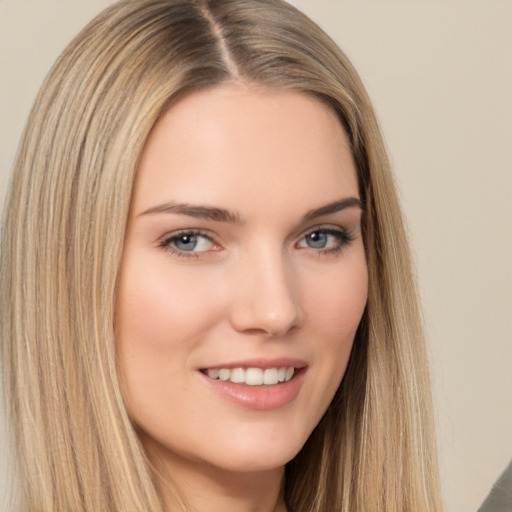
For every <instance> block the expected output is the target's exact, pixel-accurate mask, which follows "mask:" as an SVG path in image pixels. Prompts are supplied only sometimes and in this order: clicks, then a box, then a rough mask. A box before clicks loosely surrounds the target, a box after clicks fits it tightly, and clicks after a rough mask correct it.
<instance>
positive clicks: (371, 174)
mask: <svg viewBox="0 0 512 512" xmlns="http://www.w3.org/2000/svg"><path fill="white" fill-rule="evenodd" d="M225 82H235V83H241V84H246V85H247V86H256V87H259V86H263V87H265V88H270V89H277V90H294V91H300V92H303V93H306V94H310V95H312V96H314V97H316V98H318V99H319V100H320V101H322V102H325V103H326V104H328V105H329V106H330V107H331V108H332V109H334V111H335V112H336V113H337V114H338V116H339V119H340V122H341V123H342V124H343V125H344V127H345V128H346V130H347V132H348V134H349V136H350V140H351V145H352V151H353V154H354V158H355V162H356V166H357V169H358V179H359V187H360V192H361V197H362V199H364V201H365V204H366V209H365V213H364V216H363V236H364V243H365V250H366V257H367V262H368V270H369V295H368V304H367V308H366V311H365V314H364V316H363V319H362V321H361V324H360V326H359V329H358V333H357V335H356V340H355V343H354V348H353V351H352V354H351V358H350V361H349V365H348V368H347V371H346V374H345V377H344V379H343V382H342V384H341V386H340V388H339V390H338V392H337V394H336V396H335V398H334V400H333V402H332V404H331V405H330V407H329V409H328V411H327V413H326V414H325V416H324V418H323V419H322V420H321V422H320V424H319V425H318V426H317V428H316V429H315V431H314V432H313V434H312V435H311V437H310V439H309V440H308V442H307V443H306V445H305V446H304V448H303V449H302V451H301V452H300V453H299V454H298V455H297V457H296V458H295V459H294V460H293V461H291V462H290V463H289V464H288V467H287V473H286V489H285V493H286V501H287V505H288V507H289V509H290V510H293V511H294V512H324V511H326V510H329V511H342V510H346V511H348V510H372V511H382V512H384V511H386V512H391V511H397V510H422V511H425V512H434V511H440V510H441V508H442V506H441V498H440V491H439V481H438V476H437V463H436V455H435V453H436V449H435V442H434V433H433V432H434V429H433V423H432V405H431V397H430V385H429V375H428V365H427V358H426V354H425V348H424V341H423V335H422V328H421V322H420V316H419V312H418V306H417V299H416V297H417V294H416V290H415V285H414V276H413V273H412V270H411V265H410V255H409V250H408V243H407V239H406V235H405V230H404V224H403V220H402V216H401V212H400V207H399V202H398V199H397V196H396V191H395V186H394V183H393V179H392V176H391V173H390V168H389V162H388V159H387V155H386V150H385V147H384V143H383V141H382V136H381V133H380V130H379V127H378V124H377V121H376V118H375V115H374V112H373V109H372V106H371V103H370V100H369V98H368V96H367V94H366V92H365V90H364V87H363V85H362V83H361V81H360V79H359V77H358V75H357V73H356V71H355V70H354V68H353V67H352V65H351V64H350V62H349V61H348V59H347V58H346V57H345V55H344V54H343V53H342V52H341V51H340V50H339V49H338V47H337V46H336V44H335V43H334V42H333V41H332V40H331V39H330V38H329V37H328V36H327V35H326V34H325V33H324V32H323V31H322V30H321V29H319V28H318V27H317V26H316V25H315V24H314V23H313V22H312V21H310V20H309V19H308V18H307V17H305V16H304V15H303V14H301V13H300V12H299V11H297V10H296V9H295V8H293V7H292V6H290V5H288V4H286V3H284V2H282V1H279V0H258V1H254V0H211V1H208V0H197V1H193V0H189V1H187V0H125V1H120V2H118V3H116V4H114V5H113V6H112V7H110V8H108V9H106V10H105V11H104V12H103V13H102V14H100V15H99V16H98V17H97V18H95V19H94V20H93V21H92V22H91V23H90V24H89V25H88V26H87V27H85V28H84V29H83V31H82V32H81V33H80V34H79V35H78V36H77V37H76V38H75V39H74V40H73V41H72V42H71V44H70V45H69V46H68V47H67V48H66V50H65V51H64V53H63V54H62V55H61V56H60V58H59V59H58V61H57V62H56V64H55V65H54V67H53V69H52V70H51V72H50V74H49V75H48V77H47V78H46V80H45V82H44V84H43V86H42V87H41V91H40V93H39V95H38V96H37V98H36V101H35V104H34V107H33V109H32V111H31V114H30V116H29V119H28V122H27V126H26V128H25V132H24V135H23V138H22V141H21V145H20V148H19V151H18V155H17V159H16V162H15V166H14V174H13V178H12V181H11V185H10V190H9V195H8V201H7V205H6V210H5V215H4V220H3V233H2V235H3V238H2V249H1V250H2V267H3V268H2V276H1V299H2V356H3V361H4V387H5V394H6V404H7V409H8V416H9V417H10V420H11V423H12V429H13V433H14V436H15V441H14V442H15V446H16V452H17V458H18V460H19V467H20V478H21V481H22V483H23V493H24V499H25V503H26V506H25V510H51V511H52V512H61V511H62V512H68V511H69V510H74V511H75V510H76V511H83V512H86V511H87V512H101V511H109V512H114V511H125V510H130V511H140V512H143V511H144V512H147V511H148V510H152V511H155V512H157V511H159V510H163V506H162V503H161V499H160V496H159V491H158V488H159V482H158V481H157V480H158V475H157V474H156V473H155V471H153V469H152V467H151V465H150V463H149V461H148V460H147V457H146V454H145V453H144V450H143V448H142V445H141V443H140V441H139V439H138V437H137V433H136V431H135V429H134V426H133V425H132V423H131V421H130V418H129V417H128V415H127V413H126V410H125V407H124V404H123V397H122V392H121V390H120V387H119V379H118V374H117V367H116V352H115V308H116V286H117V276H118V271H119V266H120V261H121V256H122V249H123V241H124V235H125V227H126V219H127V216H128V211H129V207H130V198H131V192H132V187H133V182H134V178H135V174H136V171H137V167H138V161H139V158H140V155H141V153H142V150H143V148H144V145H145V142H146V140H147V137H148V135H149V133H150V132H151V129H152V127H153V126H154V124H155V123H156V121H157V120H158V119H159V117H160V116H161V115H162V114H163V113H164V112H165V111H166V110H167V108H169V105H171V104H172V102H174V101H177V99H178V98H179V97H181V96H182V95H184V94H188V93H190V92H192V91H197V90H201V89H205V88H209V87H214V86H215V85H218V84H221V83H225Z"/></svg>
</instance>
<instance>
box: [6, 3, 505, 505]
mask: <svg viewBox="0 0 512 512" xmlns="http://www.w3.org/2000/svg"><path fill="white" fill-rule="evenodd" d="M110 3H112V2H111V1H108V0H103V1H102V0H87V2H81V1H79V0H44V1H41V0H0V48H1V50H0V188H1V190H0V194H1V196H2V197H3V195H4V193H5V185H6V183H7V179H8V174H9V170H10V167H11V165H12V161H13V157H14V153H15V150H16V146H17V143H18V140H19V137H20V134H21V131H22V127H23V124H24V121H25V119H26V117H27V114H28V111H29V108H30V105H31V102H32V100H33V98H34V96H35V94H36V92H37V89H38V87H39V85H40V84H41V81H42V79H43V77H44V75H45V74H46V72H47V71H48V70H49V67H50V66H51V64H52V63H53V61H54V60H55V58H56V57H57V55H58V54H59V53H60V51H61V50H62V49H63V48H64V46H65V45H66V44H67V42H69V40H70V39H71V37H72V36H73V35H75V34H76V33H77V32H78V30H79V29H80V28H81V27H82V26H83V25H84V24H85V23H86V22H87V21H88V20H89V19H90V18H91V17H92V16H93V15H94V14H96V13H97V12H99V11H100V10H101V9H102V8H103V7H105V6H107V5H109V4H110ZM292 3H294V4H295V5H297V6H298V7H300V8H301V9H303V10H304V11H305V12H306V13H308V14H309V15H310V16H311V17H312V18H313V19H315V20H316V21H317V22H318V23H319V24H320V25H321V26H322V27H323V28H324V29H326V30H327V31H328V32H329V33H330V34H331V35H332V36H333V38H334V39H335V40H336V41H337V42H338V44H339V45H340V46H341V48H343V49H344V50H345V52H346V53H347V54H348V56H349V57H350V58H351V59H352V61H353V63H354V64H355V66H356V68H357V69H358V70H359V72H360V74H361V75H362V77H363V80H364V82H365V84H366V85H367V88H368V90H369V92H370V95H371V96H372V98H373V100H374V103H375V106H376V110H377V112H378V115H379V118H380V120H381V125H382V128H383V131H384V134H385V137H386V140H387V143H388V147H389V149H390V152H391V154H392V160H393V162H394V168H395V172H396V176H397V181H398V184H399V187H400V190H401V195H402V198H403V205H404V209H405V212H406V216H407V218H408V222H409V228H410V232H411V239H412V243H413V250H414V252H415V255H416V260H417V270H418V279H419V284H420V292H421V296H422V301H423V305H424V316H425V323H426V328H427V334H428V339H429V347H430V354H431V359H432V374H433V380H434V392H435V401H436V412H437V426H438V434H439V448H440V464H441V474H442V481H443V487H444V495H445V501H446V505H447V510H448V511H453V512H466V511H476V509H477V508H478V506H479V505H480V503H481V502H482V501H483V499H484V498H485V495H486V494H487V492H488V491H489V489H490V487H491V485H492V483H493V481H494V480H495V479H496V478H497V477H498V475H499V474H500V472H501V471H502V469H503V468H504V467H505V466H506V464H507V462H508V460H509V459H510V458H511V457H512V324H511V320H510V319H511V317H512V168H511V167H512V94H511V91H512V31H511V28H510V27H511V26H512V2H511V1H509V0H443V1H430V2H423V1H420V0H388V1H386V0H384V1H383V0H373V1H372V0H344V1H336V0H296V1H295V2H292ZM1 421H2V414H1V413H0V424H1ZM1 432H2V430H1V428H0V433H1ZM0 450H2V451H0V504H1V503H2V497H3V495H4V492H5V482H6V479H7V475H8V474H9V468H8V467H6V464H5V462H4V461H5V453H6V446H5V442H4V444H3V446H2V447H0ZM0 508H1V507H0Z"/></svg>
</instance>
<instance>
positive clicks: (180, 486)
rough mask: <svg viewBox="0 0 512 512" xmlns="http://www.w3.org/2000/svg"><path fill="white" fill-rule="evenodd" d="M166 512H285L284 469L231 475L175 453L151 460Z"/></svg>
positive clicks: (232, 472)
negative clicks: (157, 476)
mask: <svg viewBox="0 0 512 512" xmlns="http://www.w3.org/2000/svg"><path fill="white" fill-rule="evenodd" d="M151 459H152V462H153V465H154V467H155V469H156V472H157V474H158V475H159V478H158V483H157V485H158V487H159V491H160V493H161V496H162V499H163V504H164V510H165V511H166V512H182V511H183V512H185V511H186V512H286V511H287V509H286V505H285V502H284V467H280V468H273V469H269V470H265V471H248V472H234V471H227V470H223V469H219V468H218V467H215V466H211V465H208V464H204V463H195V462H190V461H188V460H185V459H182V458H180V457H179V456H178V455H176V454H169V456H166V457H165V460H163V459H162V457H161V456H160V457H158V460H155V458H153V457H151Z"/></svg>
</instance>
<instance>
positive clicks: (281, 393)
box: [199, 368, 306, 411]
mask: <svg viewBox="0 0 512 512" xmlns="http://www.w3.org/2000/svg"><path fill="white" fill-rule="evenodd" d="M199 374H200V375H201V376H202V377H203V379H204V381H205V382H206V384H207V385H208V386H210V387H211V389H213V391H215V392H216V393H218V394H219V395H220V396H222V397H223V398H224V399H226V400H228V401H229V402H231V403H234V404H236V405H238V406H241V407H245V408H247V409H254V410H257V411H268V410H271V409H277V408H278V407H283V406H284V405H286V404H289V403H290V402H291V401H292V400H294V398H295V397H296V396H297V395H298V394H299V391H300V388H301V387H302V384H303V382H304V376H305V374H306V368H301V369H299V370H295V374H294V375H293V377H292V378H291V379H290V380H289V381H288V382H282V383H280V384H276V385H274V386H265V385H262V386H248V385H247V384H234V383H233V382H229V381H227V382H224V381H221V380H218V379H211V378H210V377H208V375H205V374H204V373H202V372H199Z"/></svg>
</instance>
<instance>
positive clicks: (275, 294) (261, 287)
mask: <svg viewBox="0 0 512 512" xmlns="http://www.w3.org/2000/svg"><path fill="white" fill-rule="evenodd" d="M276 252H277V251H276ZM235 281H236V283H235V286H234V288H235V289H236V293H234V295H233V303H232V307H231V323H232V325H233V327H234V328H235V329H236V330H237V331H239V332H246V333H262V334H265V335H266V336H275V337H277V336H283V335H285V334H286V333H288V332H289V331H291V330H292V329H294V328H297V327H300V326H301V325H302V323H303V318H304V313H303V311H302V308H301V304H300V302H301V301H300V296H299V293H298V288H299V286H298V281H297V278H296V276H295V274H294V272H293V269H292V265H291V264H290V263H289V262H287V261H286V258H285V257H283V255H282V254H281V253H280V252H279V254H275V255H271V254H263V255H259V256H254V257H252V258H250V260H249V261H247V262H246V264H245V265H241V266H240V268H239V269H238V270H237V271H236V272H235Z"/></svg>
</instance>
